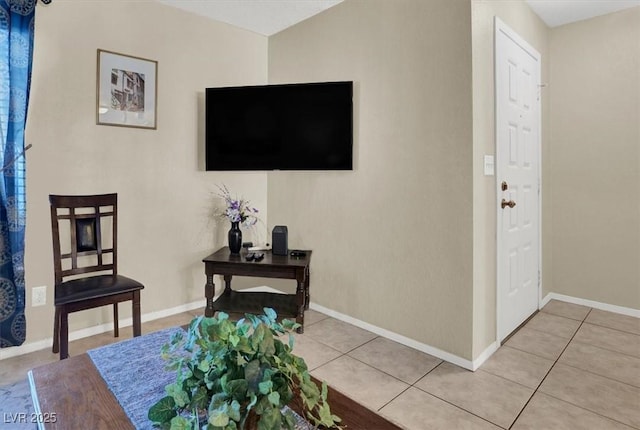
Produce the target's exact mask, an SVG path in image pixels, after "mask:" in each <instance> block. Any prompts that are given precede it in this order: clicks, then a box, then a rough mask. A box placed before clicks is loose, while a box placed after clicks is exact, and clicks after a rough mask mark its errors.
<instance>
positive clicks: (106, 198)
mask: <svg viewBox="0 0 640 430" xmlns="http://www.w3.org/2000/svg"><path fill="white" fill-rule="evenodd" d="M49 202H50V204H51V229H52V235H53V263H54V270H55V287H54V289H55V292H54V303H55V307H56V311H55V321H54V329H53V352H54V353H57V352H60V359H61V360H62V359H65V358H67V357H68V356H69V324H68V315H69V314H70V313H72V312H77V311H82V310H86V309H91V308H96V307H100V306H105V305H110V304H113V326H114V336H115V337H118V336H119V330H118V303H119V302H123V301H128V300H131V302H132V307H133V335H134V336H140V332H141V324H140V290H141V289H143V288H144V286H143V285H142V284H141V283H139V282H138V281H135V280H133V279H129V278H127V277H124V276H122V275H119V274H118V254H117V233H118V229H117V227H118V195H117V194H102V195H95V196H59V195H49ZM61 237H63V238H65V239H63V240H62V241H61ZM67 237H69V238H70V239H66V238H67ZM61 245H62V247H61Z"/></svg>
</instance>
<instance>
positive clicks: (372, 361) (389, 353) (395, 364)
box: [349, 337, 442, 384]
mask: <svg viewBox="0 0 640 430" xmlns="http://www.w3.org/2000/svg"><path fill="white" fill-rule="evenodd" d="M349 355H350V356H351V357H354V358H357V359H358V360H360V361H362V362H364V363H366V364H368V365H369V366H372V367H375V368H376V369H378V370H382V371H383V372H385V373H388V374H389V375H391V376H394V377H396V378H398V379H400V380H401V381H404V382H406V383H407V384H413V383H415V382H416V381H417V380H418V379H420V378H422V377H423V376H424V375H426V374H427V373H428V372H429V371H431V370H432V369H433V368H434V367H436V366H437V365H438V364H440V363H442V360H440V359H439V358H436V357H433V356H431V355H429V354H425V353H423V352H420V351H418V350H415V349H413V348H409V347H408V346H404V345H401V344H399V343H397V342H394V341H392V340H389V339H385V338H383V337H378V338H376V339H374V340H372V341H371V342H368V343H365V344H364V345H362V346H361V347H359V348H357V349H354V350H353V351H351V352H350V353H349Z"/></svg>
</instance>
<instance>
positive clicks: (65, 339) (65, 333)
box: [60, 309, 69, 360]
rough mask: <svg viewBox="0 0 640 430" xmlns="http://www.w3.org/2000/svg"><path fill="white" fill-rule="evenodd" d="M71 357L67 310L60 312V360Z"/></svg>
mask: <svg viewBox="0 0 640 430" xmlns="http://www.w3.org/2000/svg"><path fill="white" fill-rule="evenodd" d="M68 357H69V314H68V313H67V311H66V309H62V310H61V311H60V360H64V359H65V358H68Z"/></svg>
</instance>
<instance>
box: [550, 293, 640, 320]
mask: <svg viewBox="0 0 640 430" xmlns="http://www.w3.org/2000/svg"><path fill="white" fill-rule="evenodd" d="M550 300H559V301H561V302H567V303H573V304H574V305H582V306H587V307H590V308H594V309H600V310H601V311H608V312H613V313H616V314H621V315H627V316H630V317H636V318H640V309H633V308H627V307H624V306H617V305H610V304H608V303H601V302H596V301H593V300H587V299H580V298H578V297H571V296H565V295H564V294H558V293H549V294H547V295H546V296H545V297H544V299H542V307H544V305H546V304H547V303H549V301H550Z"/></svg>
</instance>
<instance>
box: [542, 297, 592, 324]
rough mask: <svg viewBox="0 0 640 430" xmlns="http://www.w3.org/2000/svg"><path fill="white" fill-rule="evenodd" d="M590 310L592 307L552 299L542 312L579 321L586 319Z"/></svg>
mask: <svg viewBox="0 0 640 430" xmlns="http://www.w3.org/2000/svg"><path fill="white" fill-rule="evenodd" d="M590 310H591V308H590V307H587V306H581V305H576V304H573V303H567V302H561V301H559V300H550V301H549V303H547V304H546V305H545V306H544V308H542V309H541V311H542V312H546V313H549V314H553V315H558V316H561V317H565V318H571V319H572V320H578V321H584V319H585V318H586V317H587V314H588V313H589V311H590Z"/></svg>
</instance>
